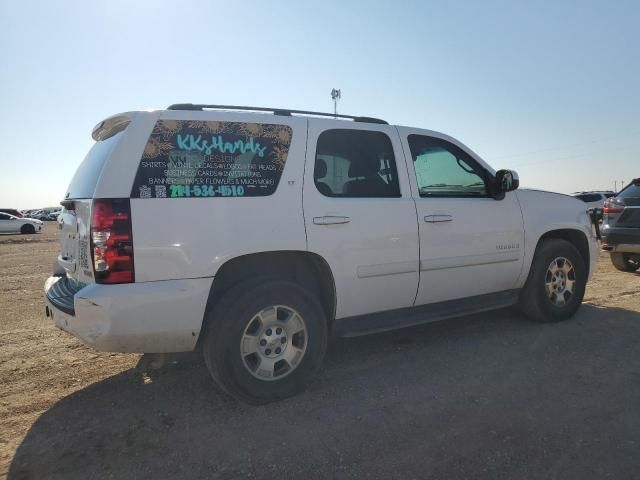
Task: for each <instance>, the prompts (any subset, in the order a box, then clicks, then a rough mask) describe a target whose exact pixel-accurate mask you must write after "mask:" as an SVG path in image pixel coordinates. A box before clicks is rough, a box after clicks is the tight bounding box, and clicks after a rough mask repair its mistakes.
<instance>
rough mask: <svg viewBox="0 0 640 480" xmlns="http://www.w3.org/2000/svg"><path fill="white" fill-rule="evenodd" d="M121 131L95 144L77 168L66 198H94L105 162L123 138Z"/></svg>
mask: <svg viewBox="0 0 640 480" xmlns="http://www.w3.org/2000/svg"><path fill="white" fill-rule="evenodd" d="M122 135H123V133H122V132H120V133H118V134H116V135H114V136H113V137H109V138H108V139H107V140H101V141H99V142H96V143H94V144H93V147H91V150H89V153H87V155H86V157H84V160H83V161H82V163H81V164H80V166H79V167H78V169H77V170H76V173H75V175H74V176H73V178H72V179H71V183H70V184H69V188H68V189H67V193H66V195H65V198H92V197H93V192H94V191H95V189H96V184H97V183H98V178H99V177H100V174H101V173H102V169H103V168H104V164H105V162H106V160H107V158H109V156H110V155H111V152H112V151H113V149H114V148H115V146H116V145H117V144H118V142H119V141H120V139H121V138H122Z"/></svg>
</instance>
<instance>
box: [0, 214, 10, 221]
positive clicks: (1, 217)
mask: <svg viewBox="0 0 640 480" xmlns="http://www.w3.org/2000/svg"><path fill="white" fill-rule="evenodd" d="M9 218H11V217H9V215H7V214H5V213H0V220H9Z"/></svg>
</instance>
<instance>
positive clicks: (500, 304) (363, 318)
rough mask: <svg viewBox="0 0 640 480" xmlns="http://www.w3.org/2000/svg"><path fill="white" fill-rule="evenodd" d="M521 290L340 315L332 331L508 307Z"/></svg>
mask: <svg viewBox="0 0 640 480" xmlns="http://www.w3.org/2000/svg"><path fill="white" fill-rule="evenodd" d="M519 293H520V290H506V291H504V292H498V293H489V294H487V295H478V296H475V297H469V298H460V299H458V300H449V301H446V302H438V303H430V304H428V305H420V306H418V307H408V308H399V309H397V310H388V311H386V312H379V313H372V314H369V315H358V316H355V317H346V318H339V319H336V320H335V321H334V322H333V328H332V333H333V334H334V335H336V336H338V337H357V336H360V335H367V334H370V333H378V332H385V331H387V330H395V329H397V328H405V327H412V326H414V325H420V324H422V323H429V322H437V321H440V320H446V319H448V318H455V317H462V316H464V315H472V314H475V313H480V312H486V311H489V310H496V309H499V308H506V307H510V306H512V305H515V304H516V303H517V302H518V295H519Z"/></svg>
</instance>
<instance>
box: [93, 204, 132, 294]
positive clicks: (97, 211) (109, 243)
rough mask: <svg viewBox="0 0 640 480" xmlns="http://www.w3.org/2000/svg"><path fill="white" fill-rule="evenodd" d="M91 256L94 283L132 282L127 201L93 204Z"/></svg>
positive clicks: (130, 234)
mask: <svg viewBox="0 0 640 480" xmlns="http://www.w3.org/2000/svg"><path fill="white" fill-rule="evenodd" d="M91 256H92V258H93V271H94V273H95V279H96V282H97V283H131V282H133V281H134V279H135V275H134V267H133V232H132V229H131V206H130V204H129V199H123V198H117V199H98V200H94V201H93V203H92V205H91Z"/></svg>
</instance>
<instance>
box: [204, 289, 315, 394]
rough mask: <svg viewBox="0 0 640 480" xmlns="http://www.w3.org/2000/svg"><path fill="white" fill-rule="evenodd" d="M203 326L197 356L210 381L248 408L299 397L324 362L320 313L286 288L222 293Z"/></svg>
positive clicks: (306, 296) (311, 301)
mask: <svg viewBox="0 0 640 480" xmlns="http://www.w3.org/2000/svg"><path fill="white" fill-rule="evenodd" d="M206 321H207V325H206V331H205V338H204V342H203V354H204V359H205V363H206V364H207V368H208V369H209V372H210V373H211V376H212V377H213V379H214V380H215V382H216V383H217V384H218V386H220V387H221V388H222V389H223V390H224V391H226V392H227V393H229V394H231V395H232V396H234V397H236V398H239V399H241V400H244V401H247V402H249V403H254V404H262V403H268V402H271V401H274V400H280V399H282V398H286V397H289V396H292V395H295V394H296V393H299V392H301V391H302V390H304V388H305V387H306V385H307V383H308V382H309V380H310V379H311V377H312V376H313V374H314V373H315V371H316V370H317V368H318V367H319V366H320V364H321V362H322V359H323V357H324V352H325V349H326V344H327V322H326V318H325V314H324V311H323V309H322V307H321V305H320V304H319V303H318V301H317V300H316V299H315V297H314V296H313V295H312V294H311V293H309V292H308V291H307V290H305V289H304V288H302V287H300V286H299V285H297V284H295V283H292V282H285V281H266V282H258V283H256V282H250V283H244V284H241V285H238V286H236V287H234V288H232V289H231V290H229V291H227V292H225V294H224V297H223V298H222V299H221V300H220V301H219V302H218V303H217V304H216V305H215V306H214V307H213V309H212V310H211V312H210V313H209V314H208V317H207V319H206Z"/></svg>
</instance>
